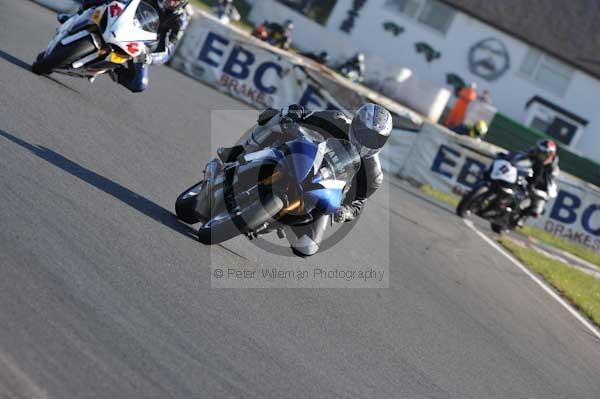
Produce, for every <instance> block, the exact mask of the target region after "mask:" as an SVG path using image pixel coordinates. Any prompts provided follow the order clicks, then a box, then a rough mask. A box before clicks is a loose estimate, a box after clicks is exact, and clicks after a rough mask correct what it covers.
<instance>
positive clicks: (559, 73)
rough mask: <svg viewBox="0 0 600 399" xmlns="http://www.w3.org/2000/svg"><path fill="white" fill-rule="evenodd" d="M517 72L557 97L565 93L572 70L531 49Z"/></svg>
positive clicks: (571, 76)
mask: <svg viewBox="0 0 600 399" xmlns="http://www.w3.org/2000/svg"><path fill="white" fill-rule="evenodd" d="M519 71H520V72H521V74H523V75H525V76H526V77H528V78H530V79H531V80H533V81H534V82H535V83H536V84H537V85H538V86H539V87H541V88H544V89H546V90H548V91H549V92H551V93H554V94H557V95H559V96H564V95H565V93H566V92H567V89H568V88H569V84H570V83H571V79H572V78H573V73H574V69H573V68H571V67H569V66H568V65H565V64H564V63H562V62H560V61H558V60H557V59H555V58H552V57H550V56H548V55H545V54H543V53H542V52H541V51H539V50H536V49H533V48H531V49H529V51H528V52H527V55H526V56H525V59H524V60H523V63H522V64H521V68H520V69H519Z"/></svg>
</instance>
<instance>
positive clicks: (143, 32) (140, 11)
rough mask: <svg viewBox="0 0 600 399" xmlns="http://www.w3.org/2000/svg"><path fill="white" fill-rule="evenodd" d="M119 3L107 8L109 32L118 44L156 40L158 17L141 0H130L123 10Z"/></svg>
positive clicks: (150, 7) (151, 8)
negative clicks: (110, 20)
mask: <svg viewBox="0 0 600 399" xmlns="http://www.w3.org/2000/svg"><path fill="white" fill-rule="evenodd" d="M121 7H122V4H121V3H120V2H113V3H111V4H110V5H109V6H108V10H109V14H110V16H111V18H112V23H111V25H110V31H111V32H112V34H113V36H114V37H115V38H116V40H118V41H119V42H147V41H155V40H157V38H158V34H157V32H158V23H159V16H158V13H157V12H156V10H155V9H154V7H152V6H151V5H149V4H148V3H146V2H145V1H142V0H131V1H130V2H128V3H127V5H126V6H125V8H124V9H122V8H121Z"/></svg>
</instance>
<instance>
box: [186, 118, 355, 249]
mask: <svg viewBox="0 0 600 399" xmlns="http://www.w3.org/2000/svg"><path fill="white" fill-rule="evenodd" d="M297 132H298V134H297V135H296V137H295V138H293V139H291V140H287V141H284V142H275V143H273V145H271V146H270V147H268V148H266V149H263V150H259V151H256V152H252V153H247V154H242V155H239V156H238V157H237V158H236V159H235V160H232V159H228V158H230V157H228V156H224V155H223V154H222V152H221V151H219V156H220V159H217V158H215V159H213V160H212V161H211V162H209V163H208V165H207V166H206V168H205V171H204V179H203V180H202V181H201V182H199V183H197V184H195V185H194V186H192V187H190V188H189V189H187V190H186V191H184V192H183V193H182V194H181V195H180V196H179V197H178V198H177V201H176V203H175V210H176V214H177V217H178V218H179V219H180V220H182V221H184V222H186V223H188V224H196V223H202V224H201V226H200V227H199V229H198V238H199V240H200V242H202V243H203V244H207V245H212V244H218V243H221V242H224V241H227V240H229V239H231V238H233V237H236V236H238V235H240V234H244V235H246V236H248V237H249V238H254V237H256V236H258V235H259V234H265V233H268V232H271V231H277V232H278V235H279V237H280V238H282V237H283V233H282V227H283V226H284V225H289V226H293V225H300V224H305V223H309V222H310V221H312V220H313V218H315V217H318V216H320V215H325V214H333V213H334V212H335V210H336V209H338V208H339V207H340V206H341V205H342V201H343V200H344V195H345V193H346V192H347V190H348V189H349V186H350V184H351V182H352V179H353V178H354V175H355V174H356V173H357V171H358V170H359V169H360V165H361V160H360V156H359V154H358V152H357V150H356V148H355V147H354V146H353V145H352V144H351V143H350V142H349V141H346V140H341V139H328V140H323V141H319V140H320V139H319V138H322V136H320V134H319V133H318V132H317V131H315V130H312V129H311V128H308V127H299V128H298V129H297Z"/></svg>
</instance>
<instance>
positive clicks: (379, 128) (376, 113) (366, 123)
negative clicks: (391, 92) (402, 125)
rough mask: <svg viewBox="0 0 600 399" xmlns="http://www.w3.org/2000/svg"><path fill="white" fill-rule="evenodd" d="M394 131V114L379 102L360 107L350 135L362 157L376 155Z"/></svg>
mask: <svg viewBox="0 0 600 399" xmlns="http://www.w3.org/2000/svg"><path fill="white" fill-rule="evenodd" d="M391 132H392V114H390V113H389V111H388V110H387V109H385V108H384V107H382V106H381V105H377V104H365V105H363V106H362V107H360V108H359V109H358V111H357V112H356V115H355V116H354V119H352V124H351V125H350V133H349V135H348V137H349V138H350V142H351V143H352V144H354V146H355V147H356V149H357V150H358V151H359V153H360V156H361V157H362V158H369V157H372V156H375V155H376V154H377V153H379V151H380V150H381V149H382V148H383V146H384V145H385V143H386V142H387V140H388V138H389V137H390V134H391Z"/></svg>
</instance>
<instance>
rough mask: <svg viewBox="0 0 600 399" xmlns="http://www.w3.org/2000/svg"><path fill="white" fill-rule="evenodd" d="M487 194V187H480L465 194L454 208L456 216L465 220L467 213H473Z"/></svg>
mask: <svg viewBox="0 0 600 399" xmlns="http://www.w3.org/2000/svg"><path fill="white" fill-rule="evenodd" d="M488 193H489V189H488V187H487V186H485V185H482V186H479V187H476V188H475V189H473V190H472V191H470V192H469V193H467V194H465V195H464V196H463V197H462V198H461V200H460V202H459V204H458V206H457V207H456V214H457V215H458V216H460V217H461V218H465V217H466V216H467V214H468V213H469V212H471V211H473V210H474V209H475V208H476V207H477V206H480V205H481V204H482V203H483V201H484V200H485V199H486V198H487V196H488Z"/></svg>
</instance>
